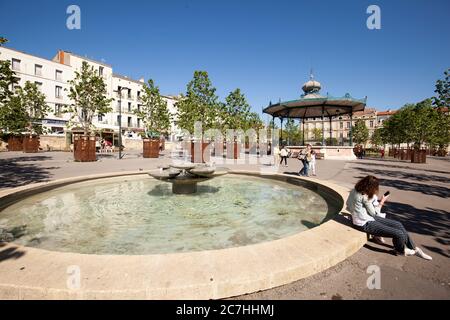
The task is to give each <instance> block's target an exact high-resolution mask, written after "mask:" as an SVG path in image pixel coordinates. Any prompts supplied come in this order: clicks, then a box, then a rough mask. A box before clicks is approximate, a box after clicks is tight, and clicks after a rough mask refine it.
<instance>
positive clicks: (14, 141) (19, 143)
mask: <svg viewBox="0 0 450 320" xmlns="http://www.w3.org/2000/svg"><path fill="white" fill-rule="evenodd" d="M22 150H23V137H22V136H11V137H9V138H8V151H22Z"/></svg>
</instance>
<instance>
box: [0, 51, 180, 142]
mask: <svg viewBox="0 0 450 320" xmlns="http://www.w3.org/2000/svg"><path fill="white" fill-rule="evenodd" d="M0 59H1V60H9V61H11V68H12V69H13V71H14V72H15V73H16V75H17V77H18V78H19V85H20V86H23V85H24V84H25V82H26V81H30V82H33V83H36V84H37V85H38V87H39V88H40V90H41V91H42V93H44V94H45V96H46V102H47V104H48V105H49V106H50V108H51V112H50V113H49V114H48V116H47V117H46V118H45V119H43V121H42V124H43V126H44V127H46V128H47V129H48V130H49V131H51V132H53V133H55V134H56V133H65V132H68V133H70V132H71V130H70V129H68V128H67V127H66V125H67V122H68V120H69V119H70V115H69V114H65V113H63V112H62V111H63V109H64V107H65V106H66V105H69V104H70V103H71V101H70V99H69V98H68V90H69V87H70V86H69V84H68V81H69V80H71V79H73V78H74V76H75V71H79V70H80V69H81V65H82V63H83V61H86V62H87V63H89V65H91V66H93V67H94V69H95V70H96V71H97V72H98V74H99V75H100V76H102V77H103V79H104V80H105V83H106V86H107V97H108V98H113V99H114V100H113V101H112V103H111V108H112V112H110V113H108V114H105V115H97V116H96V117H95V118H94V121H93V125H94V126H95V127H96V128H98V130H102V132H110V133H112V135H113V136H114V135H115V136H116V137H117V136H118V133H119V115H120V114H121V116H122V121H121V124H122V135H123V136H130V137H137V135H138V133H139V132H141V131H143V130H144V126H143V122H142V120H141V119H139V118H138V117H137V116H136V115H135V114H134V112H133V111H134V110H135V109H139V108H140V102H141V95H142V94H143V84H144V79H140V80H133V79H130V78H128V77H126V76H122V75H118V74H115V73H113V67H112V66H111V65H108V64H105V63H103V62H99V61H96V60H92V59H89V58H86V57H82V56H80V55H77V54H74V53H72V52H69V51H64V50H59V51H58V52H57V54H56V55H55V56H54V57H53V58H52V59H45V58H41V57H37V56H34V55H31V54H27V53H25V52H21V51H18V50H15V49H11V48H6V47H0ZM119 86H120V87H121V88H122V90H121V91H122V92H121V93H122V95H121V96H120V95H119V92H118V88H119ZM163 98H164V99H165V100H166V101H167V105H168V108H169V112H170V113H171V114H172V115H173V118H174V120H173V123H172V125H171V132H170V134H169V137H167V138H168V139H169V140H174V139H175V138H176V137H177V135H178V134H179V131H180V130H179V129H178V127H177V126H176V108H175V106H174V104H175V103H176V101H177V98H176V97H175V96H169V95H167V96H163ZM120 111H121V112H120Z"/></svg>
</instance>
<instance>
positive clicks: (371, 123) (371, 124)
mask: <svg viewBox="0 0 450 320" xmlns="http://www.w3.org/2000/svg"><path fill="white" fill-rule="evenodd" d="M369 125H370V127H371V128H373V120H370V123H369Z"/></svg>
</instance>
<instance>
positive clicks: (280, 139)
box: [278, 117, 283, 146]
mask: <svg viewBox="0 0 450 320" xmlns="http://www.w3.org/2000/svg"><path fill="white" fill-rule="evenodd" d="M280 121H281V126H280V128H281V129H280V138H279V141H278V145H279V146H281V145H282V144H283V117H280Z"/></svg>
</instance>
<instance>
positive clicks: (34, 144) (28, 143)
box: [23, 136, 39, 153]
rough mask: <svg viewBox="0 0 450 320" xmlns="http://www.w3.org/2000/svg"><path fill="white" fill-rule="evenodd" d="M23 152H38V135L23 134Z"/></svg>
mask: <svg viewBox="0 0 450 320" xmlns="http://www.w3.org/2000/svg"><path fill="white" fill-rule="evenodd" d="M23 152H25V153H36V152H39V137H38V136H25V137H24V138H23Z"/></svg>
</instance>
